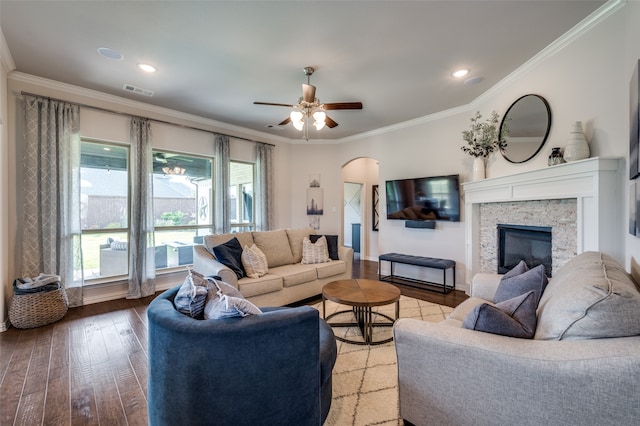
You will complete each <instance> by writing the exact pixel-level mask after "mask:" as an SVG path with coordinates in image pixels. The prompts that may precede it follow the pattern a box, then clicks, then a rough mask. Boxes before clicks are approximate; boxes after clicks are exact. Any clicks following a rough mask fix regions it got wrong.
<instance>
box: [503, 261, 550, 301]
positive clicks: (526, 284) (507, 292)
mask: <svg viewBox="0 0 640 426" xmlns="http://www.w3.org/2000/svg"><path fill="white" fill-rule="evenodd" d="M547 283H548V280H547V276H546V275H545V273H544V265H538V266H536V267H535V268H533V269H529V270H528V271H527V272H525V273H522V274H520V275H516V276H512V277H509V278H504V277H503V278H502V280H500V284H498V289H497V290H496V294H495V295H494V296H493V303H500V302H504V301H505V300H509V299H513V298H514V297H516V296H520V295H523V294H525V293H528V292H529V291H532V290H533V291H535V293H536V307H537V306H538V302H539V301H540V298H541V297H542V292H543V291H544V289H545V288H546V287H547Z"/></svg>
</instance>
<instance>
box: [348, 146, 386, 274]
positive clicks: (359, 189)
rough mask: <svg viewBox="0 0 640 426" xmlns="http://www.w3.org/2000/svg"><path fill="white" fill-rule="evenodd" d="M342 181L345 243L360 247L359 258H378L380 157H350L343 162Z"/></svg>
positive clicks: (349, 245)
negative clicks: (376, 197)
mask: <svg viewBox="0 0 640 426" xmlns="http://www.w3.org/2000/svg"><path fill="white" fill-rule="evenodd" d="M342 182H343V205H342V229H343V235H344V245H345V246H348V247H354V251H355V249H358V253H356V255H357V256H356V258H360V259H365V260H374V261H377V260H378V254H379V250H378V231H377V228H376V230H374V226H373V224H374V220H373V213H374V208H373V200H374V193H373V191H374V186H375V185H378V161H377V160H376V159H373V158H369V157H361V158H355V159H353V160H350V161H348V162H347V163H345V164H344V165H343V166H342ZM354 230H355V232H356V235H355V237H354V236H353V232H354ZM354 243H355V244H354Z"/></svg>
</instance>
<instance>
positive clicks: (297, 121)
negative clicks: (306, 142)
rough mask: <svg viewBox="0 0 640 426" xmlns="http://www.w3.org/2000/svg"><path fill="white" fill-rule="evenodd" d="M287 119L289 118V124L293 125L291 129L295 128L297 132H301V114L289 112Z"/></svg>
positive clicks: (302, 122) (302, 124) (302, 125)
mask: <svg viewBox="0 0 640 426" xmlns="http://www.w3.org/2000/svg"><path fill="white" fill-rule="evenodd" d="M289 118H291V123H292V124H293V127H295V128H296V129H298V130H302V128H303V127H304V120H303V115H302V112H300V111H291V114H289Z"/></svg>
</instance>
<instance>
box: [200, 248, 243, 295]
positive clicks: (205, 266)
mask: <svg viewBox="0 0 640 426" xmlns="http://www.w3.org/2000/svg"><path fill="white" fill-rule="evenodd" d="M193 270H194V271H196V272H199V273H201V274H202V275H204V276H212V275H217V276H219V277H220V278H221V279H222V281H224V282H225V283H227V284H230V285H232V286H234V287H235V288H238V276H237V275H236V273H235V272H233V271H232V270H231V268H229V267H228V266H225V265H223V264H222V263H220V262H218V261H217V260H216V258H215V257H213V255H212V254H211V253H209V251H207V249H206V248H205V246H204V245H202V244H196V245H194V246H193Z"/></svg>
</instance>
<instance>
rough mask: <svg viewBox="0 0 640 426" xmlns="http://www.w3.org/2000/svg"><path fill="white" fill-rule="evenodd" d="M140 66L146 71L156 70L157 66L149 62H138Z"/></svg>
mask: <svg viewBox="0 0 640 426" xmlns="http://www.w3.org/2000/svg"><path fill="white" fill-rule="evenodd" d="M138 68H140V69H141V70H142V71H144V72H156V67H154V66H153V65H149V64H138Z"/></svg>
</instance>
